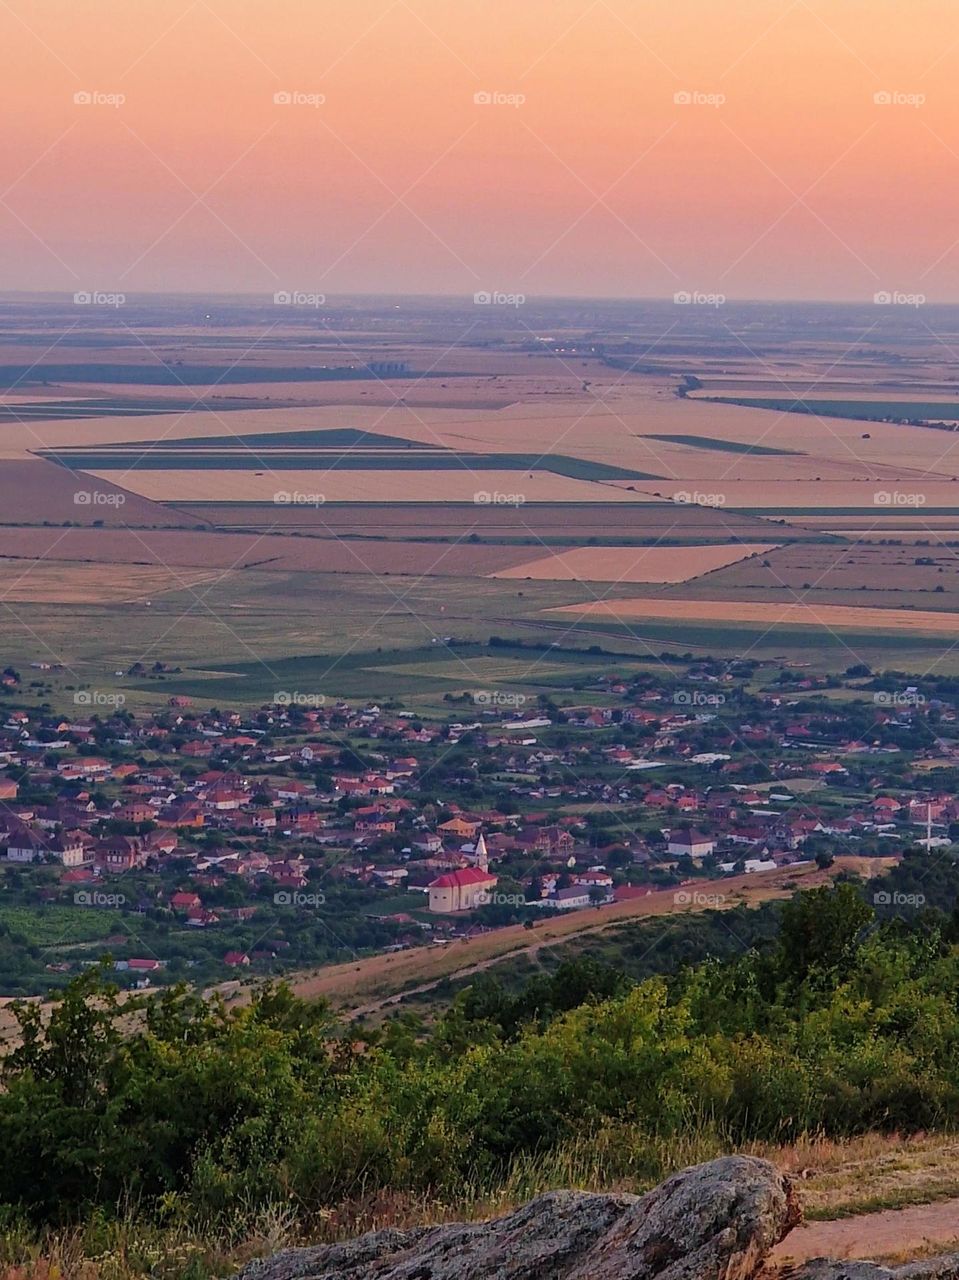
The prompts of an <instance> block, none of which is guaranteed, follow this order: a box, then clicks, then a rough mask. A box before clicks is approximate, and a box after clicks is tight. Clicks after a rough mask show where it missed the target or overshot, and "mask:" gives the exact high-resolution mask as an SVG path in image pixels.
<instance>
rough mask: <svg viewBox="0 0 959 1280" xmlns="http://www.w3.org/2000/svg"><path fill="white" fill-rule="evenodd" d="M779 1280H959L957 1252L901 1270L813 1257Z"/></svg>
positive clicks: (782, 1275)
mask: <svg viewBox="0 0 959 1280" xmlns="http://www.w3.org/2000/svg"><path fill="white" fill-rule="evenodd" d="M778 1280H959V1253H950V1254H943V1255H940V1257H938V1258H924V1259H923V1260H922V1261H921V1262H910V1263H907V1264H906V1265H905V1266H902V1267H880V1266H877V1264H876V1263H875V1262H854V1261H850V1262H833V1261H831V1260H830V1259H829V1258H813V1259H812V1260H811V1261H809V1262H804V1263H803V1264H802V1266H800V1267H795V1268H790V1269H789V1270H786V1271H781V1272H780V1273H779V1277H778Z"/></svg>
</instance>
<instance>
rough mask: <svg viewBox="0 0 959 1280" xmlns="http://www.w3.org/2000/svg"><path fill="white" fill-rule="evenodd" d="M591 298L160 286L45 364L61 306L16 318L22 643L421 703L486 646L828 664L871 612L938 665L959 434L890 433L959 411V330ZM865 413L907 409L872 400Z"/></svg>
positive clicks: (81, 676)
mask: <svg viewBox="0 0 959 1280" xmlns="http://www.w3.org/2000/svg"><path fill="white" fill-rule="evenodd" d="M397 309H398V311H399V313H400V314H398V315H396V316H395V317H394V316H393V315H392V314H391V312H392V311H393V310H397ZM601 310H602V309H601ZM602 314H603V316H604V317H605V319H603V320H598V318H597V312H596V311H595V310H591V309H589V308H585V309H584V308H581V307H579V306H578V305H575V304H570V305H569V306H567V305H565V304H564V305H560V304H553V303H536V304H534V305H533V306H532V307H531V308H530V309H528V310H527V311H526V312H525V313H524V315H523V317H522V318H519V317H504V316H500V315H493V314H489V313H487V312H485V311H484V312H483V314H482V315H480V316H479V319H478V320H477V317H476V315H475V314H472V312H471V309H469V308H468V309H467V311H465V312H464V309H463V307H462V306H461V305H460V304H458V303H456V302H455V301H453V300H450V301H448V302H439V301H437V302H436V303H426V302H423V303H416V304H409V305H407V304H406V303H402V304H400V305H399V307H398V308H396V307H391V308H390V309H389V311H387V312H386V313H384V312H383V310H382V309H380V310H377V309H376V307H375V306H374V305H373V304H371V303H367V304H360V303H353V302H350V303H343V304H337V305H336V306H335V307H334V308H333V310H332V311H328V312H327V313H325V314H324V316H323V318H322V322H320V320H319V318H318V317H311V316H306V315H293V314H290V315H289V316H287V315H281V317H280V321H279V323H277V317H276V314H275V309H274V308H273V307H272V306H270V307H269V308H268V309H267V310H264V307H263V306H262V305H260V306H258V305H256V304H255V303H253V302H242V301H239V300H233V301H229V302H223V303H217V304H216V306H214V307H211V308H208V309H207V311H206V312H201V311H200V310H199V309H198V308H197V307H193V306H188V305H184V304H183V303H180V302H176V301H168V302H165V303H164V304H162V305H160V304H159V303H158V304H150V305H147V304H142V305H141V306H139V307H134V308H132V309H129V310H128V311H127V313H126V316H125V319H124V325H123V326H116V325H113V324H112V323H110V322H109V321H102V320H99V319H98V318H97V317H92V318H91V319H90V320H89V321H87V322H85V323H84V324H83V325H82V326H81V327H80V328H79V329H76V330H73V329H71V332H70V338H69V341H68V342H66V343H64V344H63V345H62V347H61V348H60V349H59V350H58V351H56V352H55V353H53V354H51V353H50V347H49V330H50V327H51V325H52V326H53V327H55V326H56V324H57V323H59V322H61V321H62V323H63V325H64V328H65V329H66V328H69V326H70V325H74V323H75V319H76V317H75V314H74V313H73V311H72V310H71V309H69V308H65V309H62V314H61V312H60V311H58V310H57V307H56V304H54V303H52V302H51V303H47V304H44V307H43V308H40V309H39V310H38V311H37V319H36V323H35V325H34V326H33V327H31V325H30V323H29V322H28V321H26V322H25V320H24V316H27V317H28V318H29V315H30V312H29V308H28V309H27V311H26V312H24V311H18V313H17V319H16V324H18V325H20V329H19V330H18V331H16V332H15V333H13V332H11V331H10V330H7V331H6V332H4V331H2V330H0V384H3V383H6V389H5V390H4V389H3V387H2V385H0V561H2V564H3V570H4V572H3V575H2V577H3V583H2V586H0V594H2V598H3V603H4V604H5V606H6V608H5V610H2V611H0V642H2V643H3V645H4V646H5V650H4V651H5V652H6V653H8V654H9V656H10V658H11V659H13V658H16V659H17V660H18V661H21V662H26V661H29V660H32V659H36V658H37V657H38V656H39V655H38V653H37V650H38V649H40V648H42V649H43V650H44V652H43V654H42V656H43V657H44V659H54V658H55V659H63V660H64V662H65V664H66V665H65V667H64V674H62V675H61V676H59V677H58V678H57V680H55V681H54V682H53V683H54V685H55V686H56V688H55V689H54V696H57V697H59V696H62V695H65V694H66V693H67V692H68V691H67V690H66V684H67V683H68V682H76V681H77V680H84V681H86V680H88V679H90V678H98V679H103V680H106V679H107V678H109V679H112V680H118V679H119V678H118V677H116V676H115V675H114V674H113V673H114V672H115V671H118V670H120V671H126V670H127V669H128V668H129V666H130V665H131V664H132V663H133V662H134V661H136V660H138V659H140V658H141V657H142V655H143V654H147V655H148V656H149V657H150V659H151V660H160V661H163V662H167V663H169V664H171V665H173V666H176V667H179V668H181V670H180V672H179V674H178V675H177V676H176V677H175V678H173V677H170V678H169V679H165V680H156V681H148V682H146V683H145V684H141V686H139V687H137V686H136V684H135V682H132V683H131V682H127V687H128V691H129V694H130V697H131V699H133V700H134V701H135V700H137V699H142V700H147V701H149V700H150V699H156V698H159V697H160V696H166V695H168V694H169V693H170V692H173V691H175V690H174V686H176V689H177V690H178V689H179V688H181V687H182V688H183V690H184V691H187V692H189V693H190V694H191V696H196V697H198V698H201V699H202V698H206V697H207V696H209V697H214V696H218V695H222V698H223V699H224V700H225V699H226V698H227V696H229V697H235V698H237V699H239V700H241V701H247V700H252V699H255V698H261V697H263V696H267V697H268V696H270V695H271V693H272V691H273V690H274V689H275V688H276V687H277V683H276V682H277V679H279V677H280V676H281V675H283V679H284V680H286V679H287V678H293V677H296V678H302V679H303V680H313V681H320V682H321V683H322V686H323V690H324V692H327V693H329V694H331V695H334V694H337V693H341V694H345V693H346V692H350V693H352V694H354V695H356V694H357V693H362V692H363V691H365V690H366V688H367V686H369V688H370V689H374V688H375V690H376V691H377V696H386V695H388V694H389V693H398V694H408V695H409V696H410V697H412V698H418V699H421V700H422V705H428V704H430V700H435V699H437V698H441V697H442V696H443V692H444V691H449V690H450V688H451V687H453V688H454V689H455V687H456V684H457V680H456V677H455V676H454V675H453V674H452V672H453V671H455V669H456V668H457V667H460V666H461V665H462V664H461V662H460V661H459V659H458V658H456V657H452V656H451V655H452V654H453V653H460V652H461V650H460V647H459V646H460V645H461V644H462V645H477V644H480V645H486V644H488V642H489V639H490V637H491V636H499V637H503V638H505V639H507V640H509V641H511V642H519V641H522V642H523V643H524V644H534V645H535V644H539V645H541V646H543V647H544V648H546V649H548V648H549V646H550V645H559V646H560V647H561V648H566V647H570V648H571V649H578V650H580V651H585V650H587V649H589V648H590V647H592V646H598V647H599V648H600V649H601V650H605V651H608V652H612V653H619V654H621V655H624V656H628V657H630V659H631V660H632V661H635V662H642V661H650V660H653V659H655V657H656V656H657V655H659V654H660V653H661V652H663V651H667V652H694V653H704V654H707V653H709V652H710V651H712V650H713V649H715V650H717V651H721V652H723V653H731V652H734V651H735V647H736V645H741V646H742V647H743V648H744V649H745V648H750V649H755V651H757V652H759V653H760V654H762V655H763V656H764V658H765V657H774V656H783V655H790V654H791V655H793V656H794V657H795V658H796V659H797V660H803V661H807V660H810V659H811V660H812V661H814V662H815V663H818V664H820V665H822V666H823V667H827V668H830V669H833V668H836V667H838V666H839V665H840V664H843V663H845V665H848V654H847V653H845V652H844V651H843V647H842V644H837V643H835V642H834V636H839V637H848V636H855V637H857V645H861V643H862V641H863V638H864V635H865V631H864V628H865V629H866V631H868V632H869V633H870V635H869V643H870V644H871V645H872V646H873V652H875V654H876V655H877V660H879V661H881V662H888V658H887V656H886V655H888V654H889V653H895V651H896V646H897V644H898V645H899V646H900V654H909V655H911V656H912V658H913V659H914V660H915V661H916V662H921V663H923V664H925V665H928V660H929V659H928V652H927V649H928V646H929V645H935V644H937V643H938V644H939V645H940V648H941V638H942V635H943V633H944V632H947V631H948V629H949V628H950V627H951V626H952V625H953V615H955V616H959V575H957V573H956V564H957V563H959V557H954V556H953V552H952V550H951V549H950V548H949V547H948V546H947V545H946V543H948V542H949V541H951V540H953V539H956V540H959V519H957V516H959V438H957V437H956V436H955V435H954V434H953V433H950V432H948V431H943V430H937V429H935V428H934V427H922V426H908V425H903V424H902V422H901V421H900V419H902V418H911V417H914V416H916V415H915V414H914V413H913V412H912V411H913V410H915V409H917V407H918V408H922V407H925V409H929V410H930V416H931V415H932V411H933V410H934V411H935V413H937V414H938V413H939V412H940V409H941V408H942V407H943V406H945V409H947V410H949V411H950V412H952V411H953V410H954V409H955V404H956V400H957V396H956V390H955V384H953V383H952V382H951V378H952V377H953V373H952V370H951V368H950V367H949V365H948V364H947V362H946V360H945V357H944V353H943V350H942V347H941V344H937V343H935V342H933V341H932V340H931V339H930V338H929V335H928V333H927V332H925V331H912V332H910V333H909V334H908V337H906V336H904V335H905V333H906V330H905V329H903V328H902V326H906V327H907V328H908V324H909V323H911V321H910V320H909V318H908V317H907V318H901V317H898V316H890V317H886V316H883V317H881V320H882V325H881V326H880V329H879V331H877V333H876V335H875V338H874V340H872V341H871V342H870V343H865V342H858V339H857V334H858V333H861V332H862V329H860V328H858V327H857V326H859V325H860V324H861V318H859V317H858V315H857V316H856V317H855V318H854V317H853V314H852V313H850V315H849V316H846V315H845V314H844V313H843V312H842V309H831V310H828V309H827V310H826V311H822V310H816V311H815V312H814V313H813V312H810V313H809V314H810V315H812V314H814V315H815V329H814V331H810V330H808V329H807V328H806V327H805V326H806V324H807V317H806V315H805V313H803V314H802V315H799V313H797V316H793V315H792V313H790V312H789V310H788V309H787V310H786V311H784V312H780V311H778V310H776V309H770V308H762V309H761V311H756V312H753V311H750V310H749V309H748V308H744V309H743V310H742V312H741V314H740V313H739V312H735V311H732V312H729V313H728V314H726V315H724V317H723V318H722V323H721V324H719V325H718V327H717V325H716V323H715V321H714V318H712V317H707V316H700V315H687V314H686V313H685V312H684V313H683V315H681V316H680V317H679V324H678V327H677V316H676V312H675V309H673V308H670V307H669V306H668V305H666V304H642V305H636V306H633V305H632V304H630V305H626V304H609V306H608V307H607V308H606V309H605V311H603V313H602ZM868 320H869V322H870V323H872V322H874V320H875V317H874V316H869V317H868ZM757 323H761V324H762V326H763V333H764V335H765V337H764V344H763V349H762V350H761V351H760V350H758V349H755V348H754V344H753V338H752V336H751V332H752V329H753V328H754V327H755V325H756V324H757ZM937 323H938V324H939V325H940V328H939V332H940V333H941V334H946V335H947V336H948V334H949V332H951V330H950V329H949V327H948V324H947V323H946V320H945V319H944V318H943V317H940V318H939V319H938V321H937ZM897 325H898V326H899V328H897V327H896V326H897ZM597 326H598V327H597ZM537 329H539V331H540V333H541V334H549V335H551V336H549V337H537V336H536V330H537ZM810 332H814V333H815V337H814V338H810V337H809V333H810ZM800 333H801V334H802V342H801V343H800V342H799V341H798V339H797V334H800ZM598 334H599V335H600V336H597V335H598ZM664 334H668V336H666V337H664ZM740 334H742V335H743V336H742V337H740ZM461 335H467V336H465V337H464V336H461ZM454 339H455V340H454ZM857 342H858V345H857ZM651 349H654V352H655V358H653V357H647V356H646V355H645V354H644V353H646V352H648V351H649V350H651ZM384 370H385V372H384ZM397 370H399V372H397ZM794 399H806V400H816V401H817V402H820V403H817V405H816V413H815V414H805V415H803V416H802V417H800V416H797V414H796V413H793V412H788V411H785V410H786V409H787V408H788V406H789V405H790V404H791V403H793V401H794ZM850 405H851V406H853V409H852V410H849V412H850V413H852V414H854V416H845V415H846V412H847V410H848V409H849V406H850ZM950 405H951V408H950ZM877 406H879V407H885V408H889V409H891V410H892V411H891V412H890V413H889V414H884V415H883V416H886V417H889V418H891V419H893V420H892V421H885V422H882V421H872V420H871V418H870V420H868V421H866V420H865V419H863V420H860V419H859V416H858V415H860V414H863V415H868V414H872V413H874V412H877ZM834 414H841V415H842V416H832V415H834ZM88 495H89V497H90V501H86V500H85V499H86V496H88ZM611 586H612V588H613V589H611ZM597 594H601V595H602V596H603V599H604V607H603V608H600V607H599V605H598V604H597V603H596V596H597ZM608 597H615V599H613V600H612V606H613V607H609V604H610V602H609V600H608V599H607V598H608ZM797 597H798V598H797ZM620 601H622V603H620ZM787 607H788V608H787ZM784 608H785V609H786V610H787V611H786V612H785V613H784V612H783V611H784ZM770 609H772V610H773V614H772V615H771V614H770V613H769V610H770ZM757 610H758V612H757ZM824 610H825V611H826V612H823V611H824ZM11 611H12V612H11ZM558 611H559V612H558ZM890 611H892V612H890ZM897 611H898V612H897ZM14 614H15V615H16V616H14ZM893 614H895V615H896V616H895V617H894V616H893ZM767 632H769V633H770V636H769V637H767V634H766V633H767ZM104 634H105V635H107V636H109V637H110V639H111V645H112V651H111V654H110V655H109V657H108V658H104V656H103V655H102V652H100V653H98V644H97V642H96V641H95V639H94V637H95V636H100V637H102V636H103V635H104ZM811 636H813V637H815V636H818V637H819V638H820V639H821V640H822V643H821V645H820V648H819V649H818V650H815V647H814V646H811V644H810V637H811ZM447 637H450V638H452V643H453V649H452V650H451V649H450V648H449V647H448V645H447V643H446V638H447ZM374 638H375V643H374ZM101 648H102V645H101ZM377 649H381V650H382V652H381V653H379V654H377V652H376V650H377ZM811 649H813V650H815V651H814V652H812V654H811V653H810V651H811ZM384 653H385V654H387V655H388V656H387V657H386V658H384V656H383V655H384ZM404 653H409V654H412V655H414V656H413V657H412V658H411V659H410V661H403V654H404ZM358 655H362V661H361V662H359V663H354V661H353V660H354V658H357V657H358ZM487 656H489V655H488V654H487ZM450 661H452V663H453V666H452V668H450V667H445V666H443V663H444V662H450ZM521 661H522V660H521ZM943 661H944V662H946V663H949V662H951V657H950V656H949V655H946V656H945V657H944V658H943ZM290 662H293V663H296V664H299V666H298V667H297V668H295V669H294V670H292V671H290V672H288V673H287V675H284V674H283V673H284V672H286V671H287V669H286V667H285V666H284V664H286V663H290ZM576 665H577V666H579V667H581V668H582V673H581V674H582V675H583V678H587V677H588V676H589V673H590V672H595V670H596V663H595V660H593V661H592V663H590V661H587V659H585V658H582V657H581V658H579V659H577V660H576ZM537 669H538V676H537V679H539V680H541V681H542V682H543V684H542V687H543V688H549V687H552V685H551V682H556V681H559V684H560V685H562V683H563V681H564V680H566V679H567V676H566V673H565V670H564V672H562V673H559V674H557V673H555V672H554V671H553V669H552V665H551V664H550V665H549V666H548V667H547V664H546V662H545V659H543V657H542V654H541V653H540V654H539V657H538V661H537ZM480 670H482V669H480ZM486 678H488V679H490V680H492V679H493V677H492V676H488V677H486ZM502 679H503V681H504V682H505V683H506V684H509V683H510V682H509V681H508V680H507V679H506V677H505V676H503V677H502ZM569 680H574V677H573V676H570V677H569ZM471 682H472V683H475V681H473V677H472V676H470V677H467V678H466V679H465V680H464V684H463V688H469V687H471ZM61 686H62V687H61ZM537 687H539V686H537ZM214 690H216V691H218V692H217V693H214Z"/></svg>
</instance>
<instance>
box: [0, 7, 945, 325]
mask: <svg viewBox="0 0 959 1280" xmlns="http://www.w3.org/2000/svg"><path fill="white" fill-rule="evenodd" d="M0 48H2V49H3V50H4V55H5V56H4V75H3V77H2V78H0V112H2V120H3V123H4V127H3V129H2V131H0V288H2V289H3V290H5V291H6V290H13V289H22V290H30V291H34V290H57V291H61V290H62V291H66V292H75V291H77V290H103V291H111V290H112V291H123V292H125V293H135V292H143V291H163V292H179V291H190V292H207V291H209V292H249V293H254V294H257V293H263V294H266V295H271V294H273V293H274V292H276V291H278V290H299V291H304V292H311V293H313V292H315V293H323V294H338V293H418V294H449V295H459V294H462V295H464V296H468V295H472V294H473V293H475V292H476V291H480V290H500V291H503V292H511V293H522V294H525V295H527V296H534V295H549V294H552V295H561V296H575V295H582V296H593V297H601V296H614V297H660V296H661V297H669V296H671V295H674V294H675V293H676V292H677V291H689V292H699V293H704V294H707V293H718V294H722V295H724V296H727V297H729V298H801V299H815V298H822V299H844V300H856V301H859V300H861V301H867V300H871V299H872V298H873V297H874V296H875V295H876V293H878V292H883V291H891V292H897V293H902V294H908V295H911V294H917V295H922V296H924V297H927V298H928V299H929V300H930V301H934V302H959V220H957V218H956V216H955V208H956V199H955V193H956V191H957V188H959V79H957V77H956V76H955V74H954V66H955V62H956V58H957V56H959V13H957V11H956V3H955V0H909V3H903V0H726V2H725V3H719V2H718V0H348V2H347V0H336V3H331V2H329V0H133V2H131V0H0Z"/></svg>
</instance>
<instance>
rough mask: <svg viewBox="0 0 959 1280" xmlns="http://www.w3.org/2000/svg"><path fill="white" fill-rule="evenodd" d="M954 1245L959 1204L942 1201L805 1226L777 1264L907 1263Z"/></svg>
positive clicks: (779, 1253) (782, 1248) (776, 1253)
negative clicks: (857, 1260)
mask: <svg viewBox="0 0 959 1280" xmlns="http://www.w3.org/2000/svg"><path fill="white" fill-rule="evenodd" d="M952 1244H955V1246H956V1248H957V1249H959V1200H939V1201H937V1202H936V1203H934V1204H917V1205H910V1206H909V1208H907V1209H884V1210H882V1211H881V1212H880V1213H866V1214H862V1215H861V1216H859V1217H855V1218H839V1219H837V1220H836V1221H835V1222H804V1223H802V1225H801V1226H798V1227H797V1228H796V1229H795V1231H792V1232H790V1234H789V1235H788V1236H787V1237H786V1239H785V1240H784V1241H783V1242H782V1244H780V1245H777V1246H776V1248H775V1249H774V1250H773V1254H772V1261H773V1262H774V1263H785V1262H805V1261H806V1260H807V1259H809V1258H840V1259H842V1258H872V1259H876V1258H898V1257H903V1258H905V1257H906V1256H908V1255H909V1254H917V1253H919V1252H920V1251H921V1250H923V1249H925V1248H928V1247H929V1246H933V1247H939V1248H943V1247H948V1246H949V1245H952Z"/></svg>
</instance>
